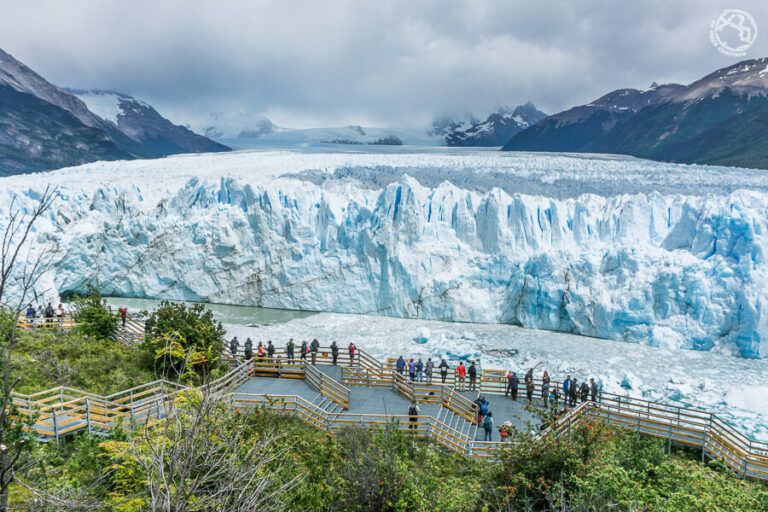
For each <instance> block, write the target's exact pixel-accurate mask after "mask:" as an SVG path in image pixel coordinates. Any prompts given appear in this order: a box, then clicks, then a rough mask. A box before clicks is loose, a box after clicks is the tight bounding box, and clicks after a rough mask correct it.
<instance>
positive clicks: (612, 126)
mask: <svg viewBox="0 0 768 512" xmlns="http://www.w3.org/2000/svg"><path fill="white" fill-rule="evenodd" d="M766 113H768V58H762V59H754V60H749V61H744V62H740V63H738V64H735V65H733V66H729V67H727V68H723V69H720V70H718V71H715V72H714V73H711V74H709V75H707V76H705V77H704V78H702V79H700V80H697V81H696V82H693V83H691V84H689V85H687V86H684V85H678V84H666V85H661V86H658V85H656V84H654V85H652V86H651V88H650V89H648V90H646V91H639V90H636V89H620V90H617V91H613V92H611V93H609V94H607V95H605V96H603V97H601V98H599V99H597V100H595V101H594V102H592V103H589V104H587V105H582V106H577V107H574V108H572V109H569V110H566V111H564V112H560V113H559V114H555V115H552V116H550V117H548V118H546V119H544V120H543V121H541V122H540V123H538V124H537V125H535V126H532V127H530V128H528V129H526V130H524V131H521V132H520V133H518V134H517V135H515V136H514V137H512V139H511V140H510V141H509V142H508V143H507V144H506V145H505V146H504V148H503V149H504V150H520V151H567V152H595V153H622V154H628V155H634V156H640V157H644V158H652V159H655V160H665V161H673V162H684V163H704V164H717V165H736V166H743V167H758V168H768V117H767V116H766Z"/></svg>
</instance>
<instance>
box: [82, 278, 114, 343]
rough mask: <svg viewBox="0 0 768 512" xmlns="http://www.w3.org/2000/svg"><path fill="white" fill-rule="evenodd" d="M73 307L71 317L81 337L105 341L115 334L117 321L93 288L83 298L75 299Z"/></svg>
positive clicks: (105, 302)
mask: <svg viewBox="0 0 768 512" xmlns="http://www.w3.org/2000/svg"><path fill="white" fill-rule="evenodd" d="M73 305H74V311H73V312H72V317H73V319H74V320H75V322H77V327H76V329H77V331H78V332H79V333H80V334H82V335H83V336H87V337H89V338H96V339H99V340H107V339H112V338H113V337H114V336H115V334H117V330H118V322H119V319H118V318H117V316H115V315H113V314H112V312H111V311H110V310H109V307H108V306H107V301H105V300H104V299H103V298H102V297H101V295H100V294H99V292H98V291H97V290H96V289H95V288H93V287H91V288H90V289H89V291H88V295H86V296H84V297H80V296H77V297H75V299H74V301H73Z"/></svg>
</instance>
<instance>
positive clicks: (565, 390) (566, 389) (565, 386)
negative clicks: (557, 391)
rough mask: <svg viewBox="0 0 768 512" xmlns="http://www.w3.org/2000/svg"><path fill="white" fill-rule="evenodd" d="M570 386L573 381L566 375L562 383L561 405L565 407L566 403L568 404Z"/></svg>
mask: <svg viewBox="0 0 768 512" xmlns="http://www.w3.org/2000/svg"><path fill="white" fill-rule="evenodd" d="M572 384H573V381H572V380H571V376H570V375H568V376H567V377H566V378H565V380H564V381H563V405H566V406H567V405H568V403H569V402H570V396H571V385H572Z"/></svg>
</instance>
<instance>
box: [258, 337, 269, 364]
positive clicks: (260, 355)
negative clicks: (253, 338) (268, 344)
mask: <svg viewBox="0 0 768 512" xmlns="http://www.w3.org/2000/svg"><path fill="white" fill-rule="evenodd" d="M256 357H257V358H258V360H259V364H264V359H266V357H267V351H266V350H265V349H264V344H263V343H262V342H259V346H258V347H256Z"/></svg>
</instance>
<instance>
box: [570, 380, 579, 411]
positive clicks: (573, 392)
mask: <svg viewBox="0 0 768 512" xmlns="http://www.w3.org/2000/svg"><path fill="white" fill-rule="evenodd" d="M578 394H579V382H578V379H577V378H576V377H574V378H572V379H571V385H570V386H569V387H568V405H570V406H571V407H575V406H576V397H577V396H578Z"/></svg>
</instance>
